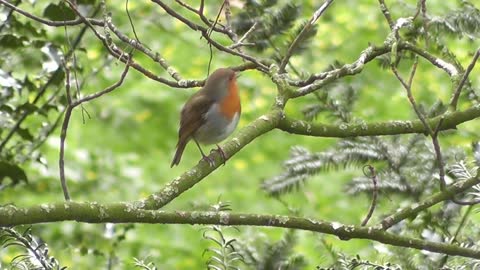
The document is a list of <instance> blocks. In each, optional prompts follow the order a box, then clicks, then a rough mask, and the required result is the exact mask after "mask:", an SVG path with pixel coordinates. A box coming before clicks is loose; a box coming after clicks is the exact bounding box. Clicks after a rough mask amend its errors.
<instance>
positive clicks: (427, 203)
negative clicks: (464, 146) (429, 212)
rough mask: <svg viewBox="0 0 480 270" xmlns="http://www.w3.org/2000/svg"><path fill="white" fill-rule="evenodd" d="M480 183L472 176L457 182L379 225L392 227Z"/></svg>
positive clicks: (385, 219)
mask: <svg viewBox="0 0 480 270" xmlns="http://www.w3.org/2000/svg"><path fill="white" fill-rule="evenodd" d="M479 183H480V178H472V179H468V180H465V181H461V182H456V183H454V184H453V185H451V186H449V187H447V188H446V189H445V190H444V191H442V192H439V193H437V194H435V195H432V196H430V197H428V198H427V199H425V200H423V201H422V202H420V203H416V204H414V205H412V206H410V207H407V208H403V209H400V210H398V211H397V212H396V213H395V214H392V215H390V216H388V217H386V218H384V219H383V220H382V222H381V224H380V225H379V228H382V229H384V230H386V229H388V228H390V227H392V226H393V225H395V224H397V223H399V222H400V221H402V220H404V219H406V218H409V217H415V216H416V215H417V214H418V213H420V212H421V211H424V210H425V209H428V208H430V207H432V206H433V205H435V204H437V203H440V202H443V201H446V200H449V199H452V198H453V197H454V196H455V195H456V194H459V193H461V192H464V191H465V190H467V189H469V188H471V187H473V186H475V185H477V184H479Z"/></svg>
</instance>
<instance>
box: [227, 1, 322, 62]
mask: <svg viewBox="0 0 480 270" xmlns="http://www.w3.org/2000/svg"><path fill="white" fill-rule="evenodd" d="M277 2H278V1H276V0H270V1H246V3H245V8H244V11H243V12H241V13H239V14H238V15H237V17H236V18H235V20H234V21H233V27H234V29H235V31H236V32H237V33H238V34H240V35H244V34H245V33H246V32H247V31H248V30H249V29H250V28H251V27H252V26H253V25H254V24H256V27H255V30H254V31H253V32H252V34H251V35H249V36H248V38H247V41H248V42H250V43H253V44H254V45H253V46H249V47H248V48H251V49H253V50H255V51H258V52H264V51H267V50H268V49H272V48H273V51H271V54H272V57H273V59H275V60H276V61H277V62H280V61H281V56H282V55H284V54H285V52H286V50H287V49H288V47H289V46H290V45H291V44H292V42H293V41H294V40H295V38H296V37H297V36H298V34H299V33H300V32H301V31H302V29H303V28H304V27H305V25H306V24H307V21H303V22H301V23H299V24H298V23H296V21H297V20H298V18H299V16H300V15H301V6H300V5H298V4H296V3H293V2H287V3H277ZM316 33H317V26H316V25H314V26H313V27H311V28H310V29H309V30H308V32H307V33H306V34H305V35H304V37H303V39H302V40H301V41H300V42H299V43H298V46H297V47H296V49H295V50H294V51H293V54H300V53H302V52H303V51H305V50H306V49H307V48H308V47H309V43H310V42H311V41H312V39H313V37H314V36H315V34H316Z"/></svg>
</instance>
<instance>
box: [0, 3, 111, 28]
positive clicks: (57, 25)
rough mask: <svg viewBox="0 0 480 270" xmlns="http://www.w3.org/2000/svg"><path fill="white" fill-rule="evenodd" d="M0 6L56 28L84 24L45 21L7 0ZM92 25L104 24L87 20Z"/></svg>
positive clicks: (94, 20) (78, 22)
mask: <svg viewBox="0 0 480 270" xmlns="http://www.w3.org/2000/svg"><path fill="white" fill-rule="evenodd" d="M0 4H2V5H4V6H6V7H8V8H10V9H12V10H14V11H16V12H18V13H20V14H22V15H23V16H25V17H28V18H30V19H32V20H34V21H37V22H39V23H42V24H45V25H48V26H54V27H61V26H65V25H79V24H82V23H83V20H82V19H80V18H79V19H75V20H69V21H51V20H47V19H43V18H40V17H38V16H35V15H33V14H31V13H29V12H27V11H25V10H23V9H20V8H18V7H16V6H15V5H14V4H11V3H9V2H7V1H6V0H0ZM86 19H87V20H88V21H89V22H90V23H91V24H93V25H97V26H102V25H103V22H102V21H101V20H97V19H92V18H86Z"/></svg>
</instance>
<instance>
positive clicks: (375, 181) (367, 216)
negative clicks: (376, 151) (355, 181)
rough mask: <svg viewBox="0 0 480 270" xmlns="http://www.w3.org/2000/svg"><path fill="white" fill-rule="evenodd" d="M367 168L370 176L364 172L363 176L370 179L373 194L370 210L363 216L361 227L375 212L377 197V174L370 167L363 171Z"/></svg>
mask: <svg viewBox="0 0 480 270" xmlns="http://www.w3.org/2000/svg"><path fill="white" fill-rule="evenodd" d="M365 168H367V169H368V170H369V172H370V174H369V175H368V174H366V173H365V171H364V174H365V176H367V177H368V178H370V179H372V183H373V193H372V203H371V204H370V208H369V209H368V213H367V215H366V216H365V218H364V219H363V221H362V224H361V225H362V226H366V225H367V223H368V221H369V220H370V218H371V217H372V215H373V211H375V207H376V205H377V196H378V187H377V172H376V171H375V168H374V167H373V166H371V165H367V166H366V167H364V169H365Z"/></svg>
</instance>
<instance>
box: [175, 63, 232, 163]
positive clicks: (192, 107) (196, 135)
mask: <svg viewBox="0 0 480 270" xmlns="http://www.w3.org/2000/svg"><path fill="white" fill-rule="evenodd" d="M240 113H241V106H240V97H239V95H238V86H237V73H235V71H233V70H232V69H229V68H219V69H217V70H215V71H214V72H213V73H212V74H211V75H210V76H209V77H208V78H207V81H206V82H205V86H203V88H202V89H200V90H199V91H198V92H197V93H195V94H194V95H192V96H191V97H190V99H188V101H187V102H186V103H185V105H184V106H183V109H182V112H181V114H180V129H179V130H178V143H177V151H176V152H175V156H174V157H173V161H172V164H171V165H170V167H173V166H175V165H178V164H179V163H180V159H181V158H182V154H183V151H184V150H185V146H186V145H187V143H188V142H189V141H190V140H193V141H194V142H195V144H196V145H197V146H198V149H199V150H200V153H201V154H202V158H203V160H205V161H207V162H208V163H209V164H210V166H213V160H211V159H210V158H209V157H208V156H206V155H205V154H204V153H203V151H202V148H201V147H200V143H201V144H217V143H219V142H221V141H223V140H224V139H225V138H227V137H228V136H229V135H230V134H231V133H232V132H233V131H234V130H235V128H236V127H237V124H238V120H239V119H240ZM216 150H217V151H218V152H219V153H220V154H221V155H222V158H223V160H224V164H225V161H226V160H227V159H226V156H225V152H223V150H222V148H221V147H220V146H219V145H218V144H217V149H216ZM212 151H213V150H212Z"/></svg>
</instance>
